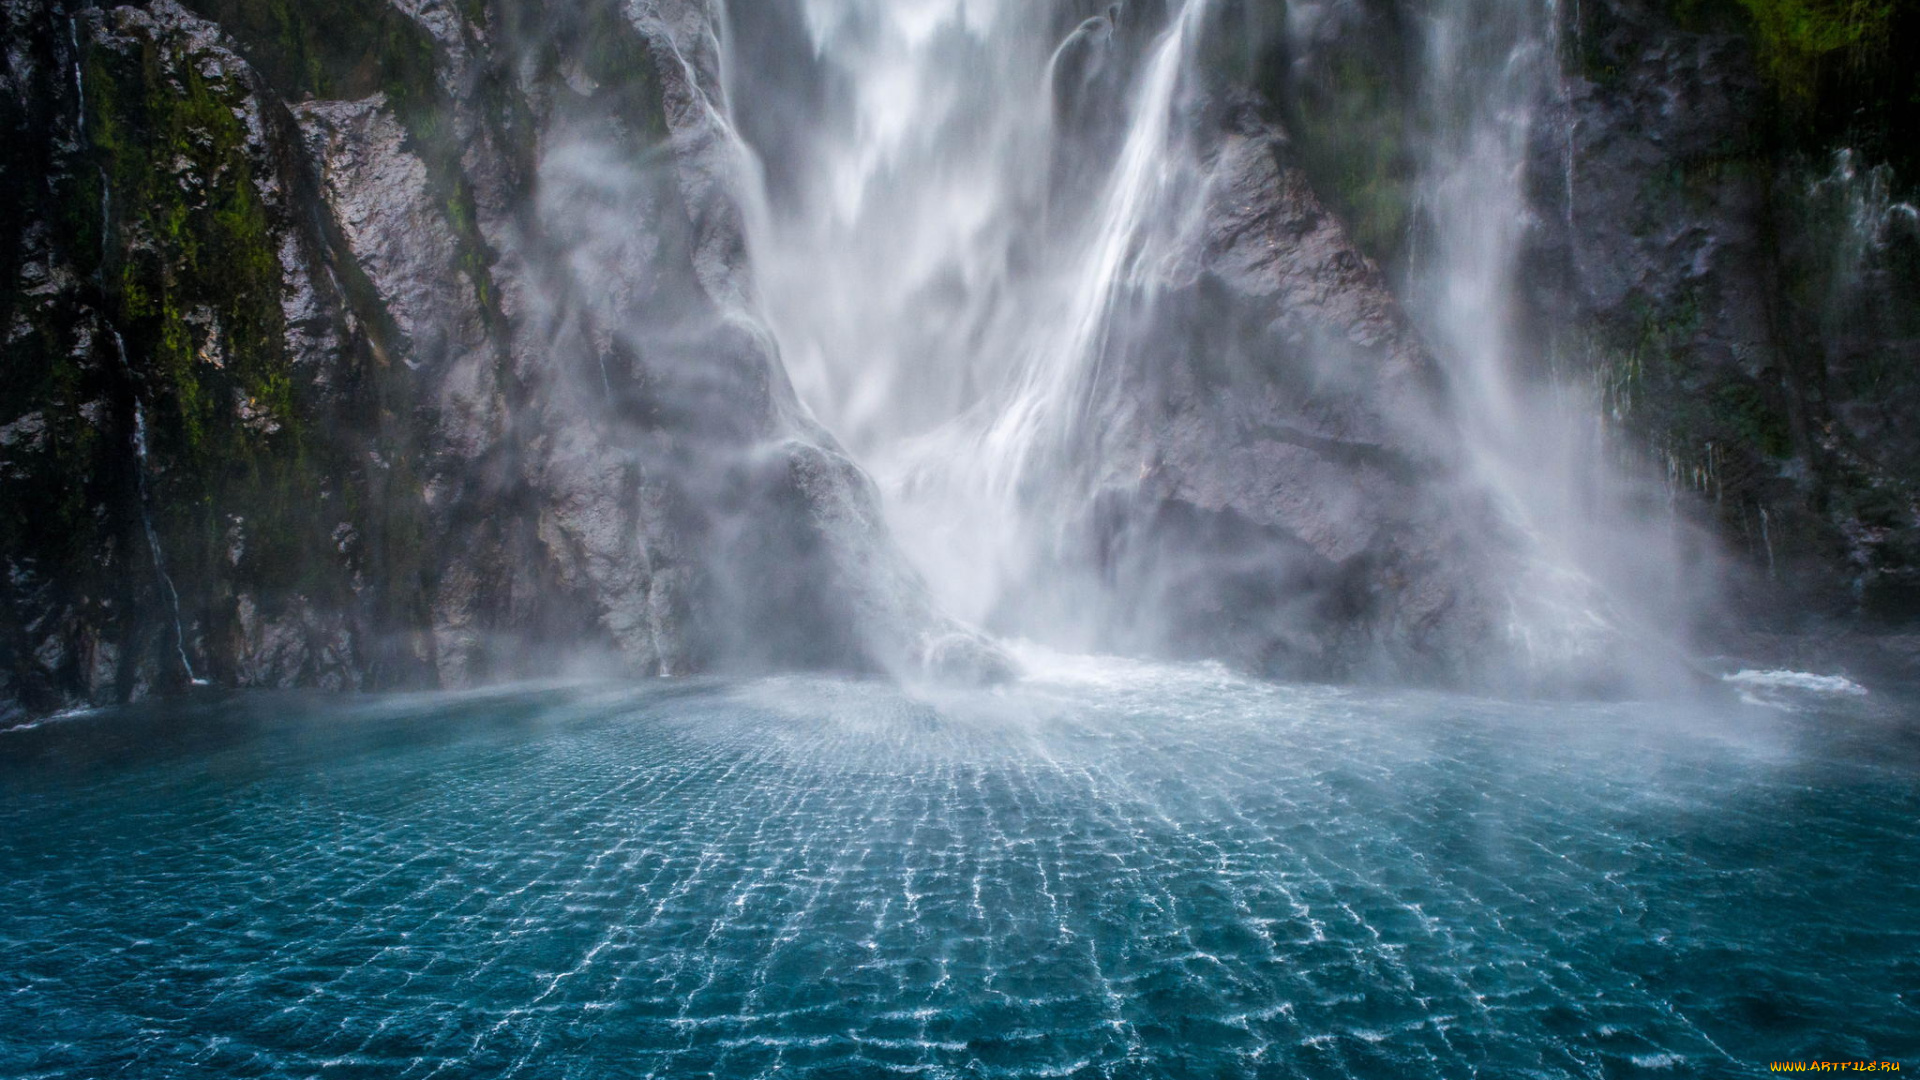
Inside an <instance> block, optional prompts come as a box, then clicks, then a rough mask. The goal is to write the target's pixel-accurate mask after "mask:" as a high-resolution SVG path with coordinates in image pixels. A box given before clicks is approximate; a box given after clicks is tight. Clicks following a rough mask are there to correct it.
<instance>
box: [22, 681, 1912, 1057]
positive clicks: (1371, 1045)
mask: <svg viewBox="0 0 1920 1080" xmlns="http://www.w3.org/2000/svg"><path fill="white" fill-rule="evenodd" d="M0 957H3V958H4V959H0V1076H4V1077H108V1076H126V1077H174V1076H178V1077H222V1076H261V1077H309V1076H323V1077H380V1078H387V1077H420V1078H424V1077H430V1076H431V1077H510V1076H512V1077H608V1078H612V1077H647V1076H657V1077H669V1076H671V1077H697V1076H724V1077H753V1076H786V1077H797V1078H825V1077H865V1076H886V1075H895V1074H900V1075H914V1076H925V1077H972V1076H984V1077H1016V1076H1017V1077H1041V1076H1067V1077H1176V1076H1177V1077H1236V1076H1254V1077H1329V1078H1335V1077H1447V1078H1452V1077H1469V1076H1479V1077H1563V1076H1576V1077H1613V1076H1641V1075H1645V1076H1661V1077H1720V1076H1743V1075H1763V1074H1766V1073H1767V1064H1768V1062H1770V1061H1776V1060H1792V1059H1800V1060H1810V1059H1820V1060H1840V1059H1872V1060H1891V1061H1902V1062H1903V1063H1904V1064H1905V1066H1906V1069H1908V1070H1920V728H1917V727H1916V724H1915V723H1914V722H1913V720H1912V714H1911V711H1910V710H1904V709H1902V708H1899V707H1896V706H1894V705H1892V704H1890V703H1888V702H1887V701H1885V700H1882V699H1881V698H1879V697H1874V696H1869V697H1854V696H1846V695H1831V694H1828V695H1822V694H1802V695H1795V694H1793V693H1786V692H1782V693H1781V694H1780V695H1779V696H1777V698H1776V699H1774V700H1770V701H1767V702H1764V703H1759V704H1752V703H1749V704H1740V703H1736V702H1732V701H1728V702H1724V703H1717V704H1704V703H1691V704H1661V705H1644V704H1606V705H1580V704H1566V703H1550V704H1542V703H1527V704H1509V703H1498V702H1490V701H1483V700H1477V699H1470V698H1462V697H1449V696H1444V695H1437V694H1415V693H1395V692H1383V691H1362V690H1333V689H1320V688H1298V687H1278V686H1270V685H1261V684H1255V683H1249V682H1244V681H1241V680H1238V679H1235V678H1233V677H1231V676H1229V675H1227V674H1225V673H1224V672H1222V671H1219V670H1217V669H1213V668H1210V667H1205V666H1199V667H1187V668H1181V667H1153V666H1146V665H1132V664H1125V663H1120V662H1107V661H1075V662H1070V663H1068V662H1063V663H1061V664H1058V665H1055V666H1054V667H1053V668H1052V669H1051V670H1050V671H1049V672H1048V673H1046V674H1044V675H1036V676H1034V677H1032V678H1029V679H1027V680H1025V681H1023V682H1022V683H1020V684H1017V685H1015V686H1011V687H1005V688H1000V689H996V690H987V691H967V692H960V691H930V690H921V691H913V690H905V689H901V688H898V687H892V686H888V685H884V684H879V683H861V682H848V681H835V680H831V679H825V678H785V679H772V680H763V681H752V682H720V681H713V682H705V681H664V680H663V681H660V682H657V683H653V684H647V685H626V686H611V685H591V686H574V687H547V688H519V689H515V690H510V691H499V692H493V693H488V694H472V695H461V696H450V695H434V696H410V697H388V698H371V699H368V698H354V699H322V698H302V697H285V696H262V697H245V696H241V697H225V698H218V699H206V700H202V701H199V702H196V703H192V704H188V705H183V706H177V707H173V708H171V709H170V710H165V711H158V710H156V711H145V712H141V711H130V712H125V713H115V714H96V715H91V716H82V717H75V718H71V719H66V720H60V721H54V722H49V723H45V724H42V725H39V726H37V727H33V728H29V729H17V730H13V731H9V732H6V733H4V734H0Z"/></svg>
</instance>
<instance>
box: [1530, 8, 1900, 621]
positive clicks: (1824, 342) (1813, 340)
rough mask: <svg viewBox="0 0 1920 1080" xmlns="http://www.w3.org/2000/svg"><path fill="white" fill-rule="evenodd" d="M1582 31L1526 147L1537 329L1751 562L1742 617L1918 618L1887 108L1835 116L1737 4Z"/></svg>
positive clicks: (1615, 17) (1845, 91)
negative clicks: (1533, 199) (1772, 56)
mask: <svg viewBox="0 0 1920 1080" xmlns="http://www.w3.org/2000/svg"><path fill="white" fill-rule="evenodd" d="M1569 32H1570V33H1575V34H1577V35H1578V36H1577V38H1576V39H1575V41H1574V42H1572V43H1570V44H1572V45H1573V46H1574V48H1570V49H1569V50H1568V52H1569V54H1570V57H1569V61H1568V68H1569V70H1568V75H1567V80H1566V92H1565V100H1564V103H1563V105H1562V109H1563V111H1562V112H1561V113H1560V114H1559V115H1558V116H1556V118H1555V119H1556V123H1555V124H1554V125H1553V131H1554V132H1555V134H1556V136H1557V137H1560V139H1559V144H1558V145H1555V146H1552V147H1547V146H1543V147H1541V148H1540V149H1539V150H1538V151H1537V152H1536V154H1535V161H1536V165H1535V171H1536V173H1537V174H1538V175H1539V179H1538V181H1537V182H1536V189H1537V190H1538V191H1539V193H1540V197H1539V202H1540V204H1541V207H1542V213H1541V219H1542V223H1543V225H1544V227H1543V228H1542V229H1541V230H1539V232H1538V234H1537V236H1536V243H1535V246H1534V249H1533V251H1532V253H1531V256H1532V261H1533V265H1534V267H1535V268H1536V271H1537V272H1536V273H1535V275H1534V276H1533V281H1534V282H1535V284H1536V288H1535V289H1534V291H1533V292H1532V294H1531V295H1530V296H1529V298H1528V299H1529V300H1530V302H1531V303H1532V305H1533V307H1534V309H1535V311H1536V312H1537V318H1538V320H1539V323H1540V326H1541V329H1540V334H1539V336H1540V338H1541V340H1542V341H1543V342H1545V344H1546V348H1548V349H1550V350H1552V351H1554V352H1557V353H1558V354H1559V355H1560V356H1562V357H1563V358H1565V359H1566V360H1567V361H1568V362H1569V363H1570V364H1572V365H1574V366H1577V367H1586V368H1589V369H1590V370H1592V371H1594V372H1595V375H1596V377H1597V378H1598V379H1599V380H1600V381H1601V382H1602V384H1603V385H1604V386H1605V387H1606V388H1607V391H1608V398H1609V401H1610V404H1611V407H1612V409H1613V411H1614V413H1615V414H1616V416H1617V417H1618V419H1619V421H1620V423H1621V425H1622V427H1623V428H1624V429H1625V430H1627V431H1630V432H1632V433H1633V434H1634V435H1635V436H1636V437H1637V438H1638V439H1639V440H1640V441H1641V444H1642V445H1643V446H1644V447H1645V448H1646V451H1647V452H1648V453H1649V455H1650V456H1652V457H1653V458H1654V459H1655V460H1656V461H1658V462H1659V463H1660V464H1662V465H1664V466H1665V467H1666V468H1667V469H1668V470H1669V471H1670V473H1671V474H1672V476H1673V477H1674V479H1675V481H1676V484H1677V486H1679V487H1682V488H1684V489H1686V492H1687V497H1688V498H1689V499H1690V501H1692V502H1694V503H1695V504H1696V505H1699V506H1701V507H1702V512H1703V514H1704V515H1705V516H1706V517H1707V518H1708V519H1709V520H1711V521H1713V522H1714V523H1715V524H1716V525H1717V526H1718V528H1719V531H1720V533H1721V535H1723V536H1724V537H1725V538H1726V540H1727V542H1728V544H1729V546H1730V547H1731V548H1732V549H1733V550H1734V551H1736V552H1737V553H1739V554H1740V555H1742V556H1743V562H1744V567H1745V572H1744V575H1743V577H1744V581H1743V582H1742V583H1741V584H1740V588H1739V596H1738V597H1737V599H1738V600H1740V601H1741V602H1742V605H1743V607H1744V608H1745V612H1746V615H1747V616H1748V617H1749V618H1752V617H1755V616H1759V617H1761V618H1762V621H1763V622H1766V623H1771V624H1773V625H1776V626H1782V627H1791V626H1793V625H1794V620H1795V618H1796V617H1804V616H1815V617H1820V618H1825V619H1832V618H1834V617H1840V618H1842V619H1844V620H1848V621H1852V622H1856V623H1859V624H1860V625H1874V624H1878V625H1881V626H1889V625H1897V624H1898V623H1901V622H1904V621H1907V620H1910V619H1911V618H1913V617H1914V616H1915V615H1916V614H1920V592H1917V591H1916V589H1920V562H1916V557H1917V556H1920V547H1917V546H1916V545H1917V544H1920V518H1916V512H1917V509H1920V503H1917V502H1916V500H1920V456H1916V443H1915V441H1914V437H1913V432H1912V425H1911V423H1910V421H1909V420H1908V419H1907V418H1911V417H1912V416H1914V415H1915V412H1914V409H1915V407H1916V406H1920V396H1917V395H1920V374H1917V373H1920V368H1916V366H1915V360H1916V359H1920V316H1916V314H1915V313H1916V312H1917V311H1920V272H1916V271H1917V270H1920V228H1916V221H1915V218H1914V213H1913V210H1912V208H1911V207H1910V206H1903V205H1901V204H1900V203H1899V201H1898V198H1897V196H1896V193H1895V191H1894V188H1896V187H1898V186H1899V185H1900V184H1902V183H1904V184H1906V185H1908V186H1909V187H1910V186H1911V184H1912V183H1913V177H1911V176H1906V177H1898V176H1896V175H1895V174H1894V171H1893V169H1892V167H1891V166H1890V165H1887V164H1885V162H1886V161H1887V158H1888V155H1889V152H1890V148H1889V147H1888V146H1887V145H1885V144H1884V141H1882V140H1878V139H1876V137H1875V134H1874V129H1875V127H1876V125H1877V124H1880V123H1884V122H1886V121H1887V120H1889V119H1890V118H1891V115H1892V114H1891V113H1888V112H1887V111H1886V110H1884V109H1878V108H1876V109H1872V110H1867V109H1866V108H1865V102H1864V101H1863V100H1856V101H1855V102H1854V105H1855V107H1858V108H1861V110H1862V113H1863V118H1862V119H1858V120H1855V121H1852V122H1849V123H1848V124H1845V125H1840V126H1834V125H1825V126H1823V125H1822V124H1821V123H1820V121H1819V119H1818V118H1817V117H1815V116H1810V115H1806V114H1807V113H1808V112H1810V111H1811V110H1812V109H1813V108H1814V106H1813V103H1812V102H1811V101H1804V100H1800V98H1799V97H1798V96H1796V95H1811V94H1813V93H1814V92H1815V88H1811V87H1794V86H1781V85H1777V84H1774V83H1770V81H1769V78H1768V71H1769V65H1768V64H1767V63H1766V62H1765V61H1766V59H1767V57H1766V55H1765V50H1766V49H1767V48H1768V44H1767V41H1766V39H1765V38H1763V37H1762V38H1756V32H1755V29H1754V27H1753V25H1752V23H1751V21H1750V20H1748V19H1745V18H1741V17H1737V15H1736V14H1734V13H1721V16H1720V17H1718V18H1702V17H1698V16H1696V17H1692V18H1682V17H1681V16H1679V15H1676V14H1675V13H1674V12H1672V11H1668V10H1667V9H1665V8H1663V7H1661V6H1659V5H1653V4H1645V3H1631V2H1624V0H1612V2H1605V3H1599V4H1595V5H1592V9H1591V10H1590V11H1589V12H1588V13H1587V14H1586V16H1585V21H1584V22H1583V23H1582V24H1581V25H1580V26H1578V27H1570V29H1569ZM1857 62H1858V61H1855V60H1853V59H1850V58H1849V57H1848V56H1846V55H1845V54H1842V53H1835V54H1834V55H1833V56H1831V57H1829V58H1828V60H1827V61H1826V63H1827V65H1828V67H1829V68H1832V69H1835V70H1836V71H1837V70H1841V69H1843V68H1846V67H1849V66H1852V65H1854V64H1855V63H1857ZM1774 66H1775V67H1777V64H1776V65H1774ZM1821 92H1822V93H1824V94H1825V95H1826V96H1828V97H1830V98H1846V97H1848V96H1849V95H1850V94H1851V96H1853V97H1855V98H1859V97H1860V96H1861V95H1860V93H1859V91H1858V90H1857V88H1849V87H1847V86H1838V87H1835V86H1828V87H1826V88H1825V89H1824V90H1822V91H1821ZM1877 143H1878V145H1876V144H1877ZM1905 152H1906V151H1900V153H1905ZM1895 156H1898V155H1897V154H1896V155H1895ZM1905 163H1906V162H1905V161H1904V160H1903V161H1902V164H1903V165H1904V164H1905ZM1783 610H1785V611H1791V612H1794V613H1795V615H1794V616H1788V617H1786V618H1782V617H1780V615H1779V612H1781V611H1783ZM1861 620H1864V622H1861Z"/></svg>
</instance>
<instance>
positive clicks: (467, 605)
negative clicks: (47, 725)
mask: <svg viewBox="0 0 1920 1080" xmlns="http://www.w3.org/2000/svg"><path fill="white" fill-rule="evenodd" d="M4 10H5V25H4V49H5V55H6V58H7V65H6V68H5V70H4V72H3V73H0V110H3V111H0V127H3V128H4V129H5V131H6V134H7V145H8V146H9V147H10V148H11V149H12V150H13V152H11V153H10V154H9V155H8V156H7V160H6V161H4V162H0V170H3V171H0V202H4V204H5V210H4V214H5V218H4V220H0V251H4V255H0V259H4V263H3V264H0V290H4V291H0V324H4V326H5V327H6V334H7V338H6V341H7V344H6V359H5V364H4V367H3V368H0V410H4V411H3V412H0V483H4V485H5V497H4V500H0V501H4V503H5V506H4V510H0V553H4V559H5V563H6V567H5V569H6V578H5V583H4V585H3V586H0V589H3V590H4V592H3V593H0V603H3V604H4V606H3V608H0V709H5V710H8V711H12V710H17V709H24V710H28V711H35V712H39V711H47V710H52V709H57V708H62V707H68V706H72V705H78V704H89V703H91V704H104V703H110V702H116V701H124V700H129V699H133V698H138V697H142V696H146V695H149V694H153V693H160V692H168V691H174V690H179V689H182V688H184V687H185V686H187V685H188V684H189V682H190V681H193V680H204V681H208V682H211V683H214V684H217V685H225V686H317V687H327V688H354V687H394V686H430V685H441V686H453V685H463V684H468V683H472V682H475V681H479V680H484V679H490V678H501V677H509V676H513V675H518V674H528V673H550V672H554V671H564V670H568V669H570V668H573V667H576V666H587V667H593V668H599V669H604V670H616V671H622V672H628V673H653V672H659V673H673V672H681V671H690V670H713V669H726V668H729V667H761V666H793V665H799V666H826V667H838V668H847V669H854V670H877V669H890V668H897V667H902V666H907V665H913V664H918V663H920V662H922V661H924V660H925V659H926V658H927V657H929V656H930V655H933V656H937V658H939V659H940V660H941V661H942V662H947V663H955V664H960V665H962V666H971V667H974V668H981V667H982V666H985V667H988V668H990V667H991V666H992V664H993V663H994V660H993V657H992V655H991V652H990V650H987V649H985V648H984V647H983V646H980V645H979V643H978V641H977V639H975V638H974V637H972V636H971V635H970V634H969V633H968V632H966V631H964V630H962V629H960V628H958V627H956V626H953V625H952V624H950V623H949V622H947V621H946V620H944V619H943V618H942V617H940V616H939V615H937V614H936V613H935V612H934V611H933V610H932V608H931V606H930V605H929V604H928V602H927V601H926V599H925V596H924V590H923V589H922V588H921V585H920V583H919V582H918V581H917V579H915V578H914V576H913V575H912V574H911V573H910V572H908V571H907V570H906V569H905V568H904V566H903V565H901V564H900V563H899V562H898V558H897V555H896V554H895V553H894V552H893V550H892V548H891V546H890V543H889V541H888V540H887V539H886V537H885V534H884V531H883V530H882V528H881V526H880V524H879V522H878V517H877V513H876V511H875V509H874V498H873V493H872V491H871V487H870V485H869V484H868V482H867V481H866V479H865V477H864V476H862V475H861V474H860V473H859V471H858V470H857V469H855V468H853V467H852V466H851V465H850V464H849V463H848V462H846V460H845V459H844V457H843V456H842V455H841V454H840V452H839V451H838V449H837V448H836V447H835V446H834V445H833V443H832V441H831V440H830V439H829V438H828V437H827V436H825V435H824V433H822V432H820V431H818V430H817V429H815V428H814V427H813V426H812V425H811V424H810V423H809V422H808V421H806V420H805V419H803V418H802V417H800V416H799V414H798V410H796V409H795V408H794V406H793V402H792V395H791V391H790V390H789V388H788V386H787V384H786V380H785V375H784V373H783V372H782V370H781V367H780V361H779V358H778V356H777V354H776V352H775V349H774V347H773V345H772V343H771V340H770V339H769V337H768V336H767V334H766V333H765V331H764V329H763V328H762V327H761V326H760V325H759V324H758V323H757V322H756V320H755V319H754V318H753V315H752V305H751V289H752V284H751V281H750V279H749V278H748V276H747V274H746V269H745V265H744V256H743V240H742V232H741V213H742V210H741V201H740V197H739V192H738V191H737V190H735V188H734V185H735V184H737V183H738V182H739V177H740V175H741V171H740V170H739V168H738V166H737V161H736V157H737V154H738V147H737V145H736V144H735V142H734V140H733V139H732V136H731V133H730V131H729V130H728V128H727V126H726V123H725V120H724V110H723V109H722V107H721V105H720V103H719V102H718V94H719V90H718V87H719V81H718V75H717V68H716V65H717V61H716V53H715V49H714V35H715V28H714V26H713V23H712V15H711V12H710V11H709V10H708V9H707V7H706V6H705V5H704V4H702V3H698V2H693V0H653V2H641V3H629V4H624V5H620V4H615V3H612V2H611V0H608V2H588V3H584V4H579V3H568V4H555V5H551V6H549V5H544V4H540V3H525V4H499V5H478V4H455V3H442V2H438V0H394V2H392V3H387V2H385V0H341V2H339V3H329V4H320V5H279V4H264V3H249V2H245V0H198V2H196V3H193V4H191V5H188V6H182V5H180V4H177V3H174V2H172V0H155V2H153V3H149V4H143V5H127V6H99V7H94V6H88V5H80V4H71V5H69V4H62V3H57V2H50V0H10V2H9V3H7V4H6V5H5V9H4Z"/></svg>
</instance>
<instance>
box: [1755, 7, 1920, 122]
mask: <svg viewBox="0 0 1920 1080" xmlns="http://www.w3.org/2000/svg"><path fill="white" fill-rule="evenodd" d="M1739 4H1740V6H1741V7H1742V8H1744V9H1745V10H1746V12H1747V15H1748V17H1749V18H1750V19H1751V20H1752V28H1753V36H1754V41H1755V44H1756V46H1757V49H1758V52H1759V58H1760V63H1761V66H1762V68H1763V69H1764V71H1765V73H1766V75H1767V78H1768V80H1769V81H1770V82H1771V83H1772V84H1773V85H1774V87H1775V88H1776V89H1777V90H1778V92H1779V93H1780V94H1781V95H1782V96H1783V97H1784V98H1786V99H1787V100H1788V101H1790V102H1793V103H1796V104H1802V105H1805V104H1811V102H1812V101H1813V99H1814V97H1815V95H1816V94H1817V93H1818V90H1819V78H1820V69H1821V68H1822V66H1824V65H1828V64H1832V63H1835V62H1839V63H1842V64H1855V65H1858V64H1862V63H1864V62H1866V60H1867V59H1868V57H1869V56H1871V55H1872V54H1874V53H1876V52H1879V51H1883V50H1884V49H1885V48H1886V46H1887V43H1888V41H1889V37H1890V35H1891V32H1892V27H1893V15H1894V10H1895V3H1894V0H1739Z"/></svg>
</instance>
